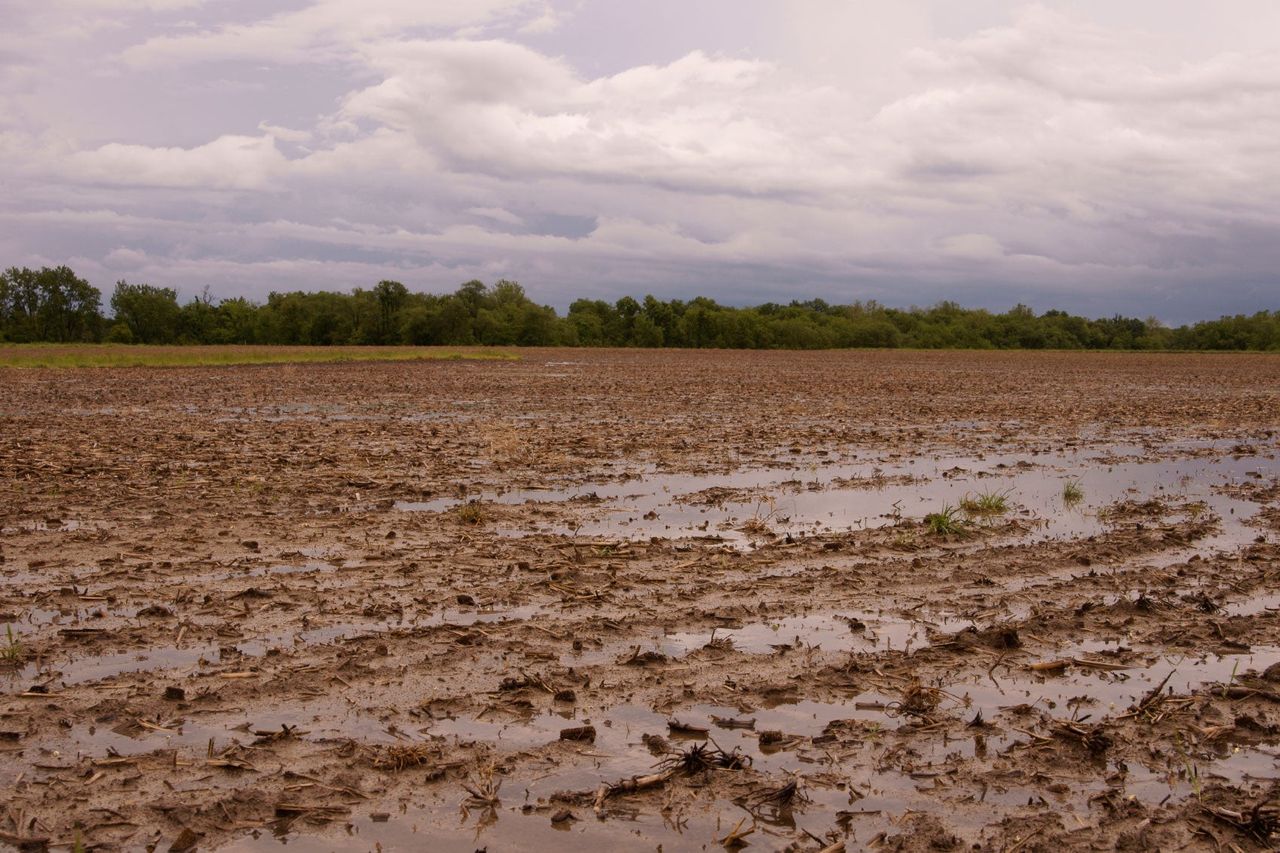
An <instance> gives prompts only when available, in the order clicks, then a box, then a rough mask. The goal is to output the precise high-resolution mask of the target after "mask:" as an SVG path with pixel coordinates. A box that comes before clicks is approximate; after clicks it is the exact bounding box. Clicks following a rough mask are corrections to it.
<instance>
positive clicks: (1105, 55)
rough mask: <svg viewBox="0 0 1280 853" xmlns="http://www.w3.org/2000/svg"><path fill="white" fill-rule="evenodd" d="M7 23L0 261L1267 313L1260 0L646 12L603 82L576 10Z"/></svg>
mask: <svg viewBox="0 0 1280 853" xmlns="http://www.w3.org/2000/svg"><path fill="white" fill-rule="evenodd" d="M598 2H600V3H603V2H604V0H598ZM17 5H18V13H17V19H18V20H19V22H20V25H19V26H18V27H16V28H14V30H13V31H12V32H10V33H9V34H8V35H7V36H5V37H3V38H2V40H0V57H3V66H0V67H2V68H3V71H2V72H0V116H3V118H0V157H3V160H4V162H5V163H7V164H9V167H8V168H7V170H6V171H7V172H8V175H7V176H5V177H4V178H3V179H0V180H2V182H3V188H4V194H3V201H0V217H2V218H3V219H4V220H5V227H4V228H3V229H0V254H2V256H3V260H4V262H5V263H15V264H28V265H31V264H39V263H64V262H65V263H71V264H72V265H73V266H75V267H76V268H77V270H79V271H81V272H82V273H84V274H87V275H88V276H89V277H90V279H91V280H93V281H94V282H95V283H96V284H98V285H99V286H100V287H104V288H107V287H109V286H110V284H111V283H112V282H113V281H114V280H115V279H116V278H119V277H125V276H127V277H128V278H129V279H130V280H135V281H138V280H152V281H155V282H157V283H166V284H173V285H177V286H178V287H179V288H180V289H181V290H183V291H184V292H187V293H194V292H197V291H198V290H199V289H200V288H202V287H203V286H205V285H209V286H210V287H211V289H212V290H213V292H214V293H216V294H218V295H224V296H231V295H249V296H253V297H257V298H262V297H264V296H265V295H266V293H267V292H268V291H270V290H284V289H293V288H307V289H313V288H320V287H325V288H341V289H346V288H349V287H352V286H357V285H361V286H365V285H368V284H371V283H372V282H374V281H376V280H377V279H379V278H383V277H392V278H397V279H399V280H402V281H404V282H405V283H406V284H409V285H410V286H412V287H415V288H421V289H427V290H444V289H452V288H453V287H456V285H457V284H458V283H460V282H461V281H463V280H466V279H469V278H472V277H479V278H484V279H493V278H496V277H499V276H506V277H510V278H517V279H519V280H520V281H522V282H523V283H524V284H525V285H526V288H527V289H528V290H529V291H530V293H531V294H532V295H533V296H534V298H536V299H539V300H541V301H545V302H549V303H553V304H557V305H561V306H563V305H564V304H566V303H567V301H568V300H569V299H571V298H573V297H575V296H578V295H586V296H593V297H601V298H609V299H614V298H617V297H618V296H621V295H624V294H627V293H631V294H639V293H643V292H654V293H656V294H659V295H662V296H693V295H696V294H706V295H711V296H713V297H715V298H718V299H720V300H722V301H725V302H728V303H731V304H742V303H748V302H756V301H762V300H775V301H786V300H787V299H791V298H801V299H803V298H808V297H810V296H822V297H825V298H828V299H833V300H836V301H851V300H854V299H879V300H881V301H884V302H888V303H891V304H912V303H915V304H927V303H930V302H933V301H936V300H938V299H942V298H953V299H957V300H959V301H961V302H964V303H966V304H971V305H988V306H991V307H1007V306H1008V305H1011V304H1013V303H1014V302H1019V301H1021V302H1026V303H1029V304H1031V305H1033V306H1035V307H1037V308H1040V309H1044V308H1049V307H1065V308H1068V309H1070V310H1074V311H1080V312H1084V313H1094V314H1109V313H1113V312H1116V311H1121V312H1125V313H1131V314H1140V315H1144V316H1145V315H1148V314H1151V315H1156V316H1160V317H1163V318H1165V319H1168V320H1171V321H1183V320H1187V319H1195V318H1198V317H1205V316H1216V315H1217V314H1220V313H1226V312H1235V311H1252V310H1258V309H1262V308H1280V305H1278V304H1276V303H1277V299H1276V294H1277V293H1280V286H1278V285H1280V281H1277V274H1276V272H1275V270H1277V269H1280V250H1277V248H1276V240H1274V239H1273V235H1274V233H1275V232H1276V229H1277V227H1278V226H1280V199H1278V198H1277V194H1276V192H1275V190H1274V189H1273V188H1274V187H1275V186H1277V185H1280V158H1277V157H1276V156H1275V143H1274V140H1275V139H1277V138H1280V51H1278V50H1277V49H1276V48H1277V47H1278V46H1280V45H1276V44H1268V43H1266V41H1265V38H1264V39H1263V40H1262V41H1259V38H1260V37H1259V36H1258V34H1257V30H1258V27H1257V26H1254V27H1246V26H1244V23H1245V21H1244V19H1245V18H1248V17H1249V16H1253V20H1254V23H1255V24H1259V23H1264V22H1265V21H1266V20H1268V19H1272V22H1273V23H1280V20H1276V18H1277V13H1276V12H1273V11H1271V7H1267V6H1265V5H1259V4H1253V3H1246V2H1240V3H1238V4H1227V5H1226V6H1223V7H1222V9H1221V14H1220V16H1219V17H1220V18H1222V19H1224V20H1219V21H1218V22H1217V24H1216V26H1217V29H1216V30H1213V31H1209V30H1206V29H1205V28H1204V25H1203V22H1202V21H1200V20H1199V19H1198V18H1196V17H1195V15H1194V14H1193V13H1192V12H1191V11H1186V12H1180V11H1179V10H1180V8H1181V6H1180V4H1178V3H1173V4H1159V5H1157V4H1150V6H1149V8H1150V11H1151V19H1150V21H1137V22H1135V21H1134V20H1132V19H1129V18H1126V19H1119V20H1117V19H1116V18H1115V14H1114V13H1108V12H1107V11H1106V9H1105V7H1101V6H1099V7H1097V8H1093V7H1091V5H1090V4H1087V3H1085V4H1066V3H1063V4H1051V3H1040V4H1023V3H994V2H993V3H989V4H975V7H976V6H983V7H984V11H983V13H982V14H981V15H976V14H975V16H974V17H973V18H972V19H964V18H963V17H962V16H961V17H959V18H958V17H957V15H956V13H955V11H954V8H951V9H948V4H944V3H942V2H938V3H929V2H923V0H922V2H918V3H904V4H895V5H894V6H893V7H890V6H888V5H886V4H880V3H868V2H848V3H838V2H835V0H830V1H829V2H827V1H826V0H805V1H804V2H797V3H794V4H790V3H789V4H781V3H778V4H773V3H768V2H743V3H740V4H730V5H727V6H724V7H723V8H719V9H717V8H715V7H716V6H717V4H716V3H709V4H708V5H707V6H705V7H701V9H702V11H701V13H698V12H681V11H680V8H681V7H679V6H676V5H671V6H670V7H667V6H666V4H664V3H663V2H655V3H654V4H653V5H652V6H648V7H647V9H648V12H649V14H670V15H672V16H676V18H677V20H678V18H679V16H680V15H682V14H684V15H697V14H703V15H710V16H712V17H711V19H710V20H706V21H702V22H701V26H703V29H699V26H700V22H699V21H697V20H692V19H691V20H689V21H688V22H687V24H688V26H687V27H686V30H687V31H688V32H693V33H705V38H704V41H705V42H706V44H705V45H702V46H698V47H694V48H692V49H685V47H686V46H685V45H673V43H671V42H669V40H668V39H667V37H666V36H664V35H663V33H662V32H661V31H660V30H659V31H658V32H656V33H654V34H652V35H650V36H648V37H647V38H648V41H646V42H645V43H644V44H643V47H644V49H645V50H646V51H647V53H648V55H651V56H653V57H654V60H653V61H652V62H648V63H642V64H635V63H626V64H625V67H618V68H610V69H608V70H604V71H593V70H591V69H599V68H602V67H604V66H606V65H607V64H608V63H607V57H608V56H610V55H611V46H612V45H613V44H614V43H616V42H620V41H623V40H625V39H626V38H627V34H628V29H627V21H626V20H625V16H624V18H623V19H619V20H613V21H610V22H609V26H608V27H607V28H605V29H604V30H601V29H600V28H599V25H600V20H599V15H603V14H606V12H605V11H603V10H602V9H601V8H595V7H593V3H592V0H584V2H577V3H565V4H558V3H546V2H521V0H482V2H473V0H467V2H463V0H457V2H453V0H437V2H426V3H424V2H409V0H371V2H366V3H363V4H359V5H358V6H353V5H352V4H348V3H342V2H339V0H319V2H309V3H304V4H301V5H299V4H290V5H289V6H288V7H287V8H280V9H278V10H272V9H269V8H264V5H265V4H261V5H254V6H252V7H250V6H241V5H240V4H225V5H224V4H212V3H202V2H200V1H199V0H58V2H56V3H54V4H52V5H50V4H40V5H37V4H35V3H27V2H25V0H23V2H19V3H18V4H17ZM608 5H609V4H606V6H608ZM628 5H630V4H628ZM1135 5H1142V4H1141V3H1138V4H1135ZM614 8H616V7H614ZM229 9H230V10H233V11H234V10H238V11H239V13H240V14H242V15H243V17H239V18H237V17H225V16H227V15H229V14H230V11H228V10H229ZM664 9H665V10H666V11H665V12H664ZM734 9H736V10H737V12H738V15H739V19H737V22H736V24H735V27H718V26H717V19H715V18H714V15H716V14H728V13H729V12H730V11H731V10H734ZM904 10H905V11H904ZM1158 10H1164V14H1163V15H1158V14H1157V12H1158ZM1129 11H1130V14H1131V13H1132V9H1130V10H1129ZM608 14H619V13H616V12H608ZM630 14H633V15H642V14H645V10H641V9H636V10H633V11H632V12H631V13H630ZM1180 14H1182V15H1183V17H1184V18H1185V20H1183V21H1182V24H1185V27H1188V28H1199V31H1200V32H1199V34H1200V36H1201V37H1200V38H1196V39H1191V38H1189V35H1190V33H1189V32H1187V31H1186V30H1185V29H1183V28H1180V26H1181V25H1180V19H1179V15H1180ZM593 15H595V16H596V18H594V19H593V18H592V16H593ZM1233 16H1235V17H1238V18H1239V19H1240V21H1239V22H1238V23H1240V24H1241V26H1239V27H1234V26H1229V24H1231V23H1233V21H1232V20H1231V19H1232V18H1233ZM1258 16H1261V20H1260V19H1259V17H1258ZM588 19H590V20H591V21H592V22H593V25H594V28H588V27H586V21H587V20H588ZM58 21H61V22H62V23H57V22H58ZM1154 22H1159V26H1157V25H1156V24H1155V23H1154ZM1144 23H1145V24H1146V25H1145V26H1143V25H1142V24H1144ZM1264 29H1265V28H1264ZM1271 32H1272V33H1280V27H1273V28H1272V29H1271ZM601 33H603V35H600V34H601ZM1275 38H1276V41H1278V42H1280V36H1276V37H1275ZM717 40H719V42H720V43H717ZM748 43H749V47H744V45H747V44H748ZM631 49H634V46H633V47H632V48H631ZM602 57H604V59H602Z"/></svg>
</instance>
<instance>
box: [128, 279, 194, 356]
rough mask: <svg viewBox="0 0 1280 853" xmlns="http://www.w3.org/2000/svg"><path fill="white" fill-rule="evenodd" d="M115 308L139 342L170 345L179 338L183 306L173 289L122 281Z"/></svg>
mask: <svg viewBox="0 0 1280 853" xmlns="http://www.w3.org/2000/svg"><path fill="white" fill-rule="evenodd" d="M111 311H112V313H113V314H115V317H116V320H117V321H118V322H121V323H124V324H125V326H127V327H128V329H129V332H130V333H131V334H132V335H133V339H134V340H135V341H137V342H138V343H142V344H168V343H173V342H174V341H175V340H177V338H178V333H179V330H180V328H181V320H182V309H180V308H179V307H178V294H177V291H175V290H174V289H173V288H170V287H154V286H152V285H150V284H130V283H129V282H127V281H124V280H121V281H119V282H117V283H116V289H115V292H114V293H112V294H111Z"/></svg>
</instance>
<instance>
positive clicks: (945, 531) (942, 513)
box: [924, 505, 966, 536]
mask: <svg viewBox="0 0 1280 853" xmlns="http://www.w3.org/2000/svg"><path fill="white" fill-rule="evenodd" d="M924 526H925V528H926V529H928V531H929V532H930V533H931V534H933V535H934V536H950V535H956V534H963V533H964V532H965V529H966V528H965V520H964V519H963V518H961V516H960V510H959V509H958V508H956V507H953V506H950V505H947V506H943V507H942V509H940V510H939V511H938V512H931V513H929V514H928V515H926V516H925V517H924Z"/></svg>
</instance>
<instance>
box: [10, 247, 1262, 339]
mask: <svg viewBox="0 0 1280 853" xmlns="http://www.w3.org/2000/svg"><path fill="white" fill-rule="evenodd" d="M109 304H110V313H109V314H108V313H104V312H103V308H102V294H101V292H100V291H99V290H98V289H97V288H95V287H93V286H91V285H90V284H89V283H88V282H87V281H85V280H84V279H82V278H79V277H78V276H76V274H75V273H74V272H73V271H72V270H71V269H69V268H68V267H65V266H61V267H52V268H51V267H44V268H42V269H39V270H31V269H27V268H25V267H23V268H21V269H19V268H17V267H12V268H10V269H7V270H5V271H4V273H3V275H0V341H7V342H18V343H22V342H37V341H47V342H61V343H67V342H108V343H143V344H306V345H319V346H327V345H336V344H360V345H381V344H401V345H422V346H425V345H454V346H456V345H469V344H482V345H496V346H589V347H595V346H616V347H633V346H634V347H692V348H700V347H722V348H737V349H837V348H855V347H889V348H892V347H912V348H924V349H934V348H958V349H1124V350H1164V349H1175V350H1280V311H1276V312H1272V311H1259V312H1258V313H1256V314H1252V315H1248V316H1246V315H1242V314H1241V315H1235V316H1224V317H1221V318H1219V319H1217V320H1208V321H1204V322H1199V323H1194V324H1191V325H1185V326H1180V327H1177V328H1170V327H1167V326H1164V325H1162V324H1161V323H1160V322H1159V321H1158V320H1155V319H1146V320H1141V319H1137V318H1132V317H1122V316H1119V315H1117V316H1115V317H1110V318H1102V319H1094V320H1091V319H1087V318H1084V317H1078V316H1074V315H1071V314H1067V313H1066V312H1064V311H1046V312H1044V313H1043V314H1037V313H1035V312H1034V311H1032V310H1031V309H1030V308H1027V307H1026V306H1024V305H1017V306H1015V307H1013V308H1012V309H1010V310H1008V311H1006V312H1003V313H993V312H990V311H986V310H982V309H971V308H962V307H960V306H959V305H957V304H956V303H954V302H940V303H938V304H937V305H933V306H931V307H928V308H909V309H898V308H888V307H885V306H883V305H880V304H878V303H876V302H854V303H852V304H849V305H831V304H828V303H827V302H825V301H823V300H821V299H811V300H808V301H804V302H800V301H793V302H790V303H788V304H786V305H781V304H778V303H773V302H769V303H765V304H763V305H756V306H753V307H748V308H734V307H730V306H725V305H720V304H719V303H717V302H715V301H714V300H711V299H708V298H706V297H701V296H700V297H698V298H696V299H692V300H689V301H687V302H686V301H683V300H679V299H672V300H668V301H663V300H660V299H657V298H655V297H653V296H646V297H644V299H643V300H636V299H634V298H632V297H630V296H624V297H623V298H621V299H619V300H617V301H616V302H612V303H611V302H607V301H604V300H600V299H579V300H577V301H575V302H574V303H573V304H572V305H570V306H569V311H568V313H567V314H566V315H565V316H563V317H562V316H560V315H559V314H558V313H557V312H556V311H555V310H554V309H553V308H550V307H548V306H545V305H538V304H536V303H535V302H533V301H532V300H530V299H529V297H528V296H527V295H526V294H525V292H524V289H523V288H522V287H521V286H520V285H519V284H517V283H516V282H514V281H506V280H502V281H498V282H496V283H495V284H493V285H492V286H489V285H486V284H485V283H484V282H481V281H469V282H467V283H465V284H463V285H462V286H461V287H459V288H458V289H457V290H456V291H455V292H453V293H449V294H445V295H435V294H427V293H413V292H410V291H409V289H408V288H406V287H405V286H404V285H403V284H401V283H400V282H397V281H381V282H378V284H376V285H375V286H374V287H372V288H370V289H367V290H366V289H363V288H356V289H354V290H352V291H351V292H350V293H337V292H331V291H317V292H304V291H292V292H289V293H272V294H271V295H270V296H268V297H267V300H266V301H265V302H254V301H251V300H247V299H244V298H236V299H221V300H214V299H213V298H211V297H210V296H209V294H208V291H207V290H206V291H205V293H203V294H202V295H200V296H197V297H195V298H194V299H191V300H190V301H188V302H187V303H186V304H180V303H179V302H178V295H177V292H176V291H175V290H174V289H173V288H168V287H157V286H154V285H150V284H133V283H130V282H127V281H120V282H118V283H117V284H116V286H115V290H114V291H113V292H112V294H111V299H110V303H109Z"/></svg>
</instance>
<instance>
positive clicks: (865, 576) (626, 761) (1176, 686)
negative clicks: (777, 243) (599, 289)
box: [0, 350, 1280, 853]
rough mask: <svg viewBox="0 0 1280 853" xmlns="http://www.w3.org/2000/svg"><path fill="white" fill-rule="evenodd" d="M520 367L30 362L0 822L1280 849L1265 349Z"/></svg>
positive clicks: (639, 839) (108, 835) (651, 360)
mask: <svg viewBox="0 0 1280 853" xmlns="http://www.w3.org/2000/svg"><path fill="white" fill-rule="evenodd" d="M522 356H523V358H522V360H521V361H514V362H471V361H455V362H433V363H417V364H372V363H370V364H349V365H306V366H269V367H239V368H204V369H185V368H183V369H146V368H140V369H128V370H66V371H17V370H7V371H0V425H2V426H3V429H0V528H2V535H0V631H5V629H4V627H3V626H4V625H8V626H10V627H9V629H8V630H7V631H5V634H4V635H3V636H0V643H2V645H0V688H2V689H3V693H4V695H3V697H0V841H2V842H3V844H7V845H10V846H13V847H21V848H24V849H42V848H44V847H60V848H64V849H79V850H89V849H131V850H136V849H149V850H150V849H154V850H187V849H195V848H199V849H219V850H254V851H274V850H280V849H287V850H289V851H323V850H352V851H356V850H359V851H364V850H378V849H380V850H383V851H389V850H404V849H416V850H424V849H428V850H457V851H472V850H487V851H490V853H496V851H513V850H547V851H550V850H566V849H569V850H605V849H608V850H649V851H652V850H663V851H676V850H721V849H730V850H733V849H737V848H739V847H748V848H749V849H752V850H771V851H776V850H788V851H818V850H827V851H835V850H860V849H874V848H879V849H889V850H951V849H955V850H960V849H983V850H1009V851H1012V850H1020V851H1035V850H1046V851H1061V850H1064V849H1065V850H1084V849H1090V850H1092V849H1129V850H1150V849H1162V850H1173V849H1204V850H1232V849H1237V850H1254V849H1265V848H1269V847H1274V846H1275V845H1276V844H1277V840H1278V839H1280V834H1277V833H1278V832H1280V784H1278V783H1277V774H1278V772H1280V584H1277V580H1280V461H1278V460H1277V453H1280V433H1278V432H1277V430H1280V358H1277V357H1268V356H1248V357H1235V356H1179V355H1159V356H1143V355H1133V354H1126V355H1104V354H1088V355H1083V354H1082V355H1067V354H1027V353H1015V354H962V353H928V354H926V353H814V354H802V353H708V352H700V353H682V352H658V353H646V352H621V351H604V352H591V351H582V350H573V351H540V350H534V351H525V352H523V353H522ZM283 845H287V846H283ZM0 846H3V845H0Z"/></svg>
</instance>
